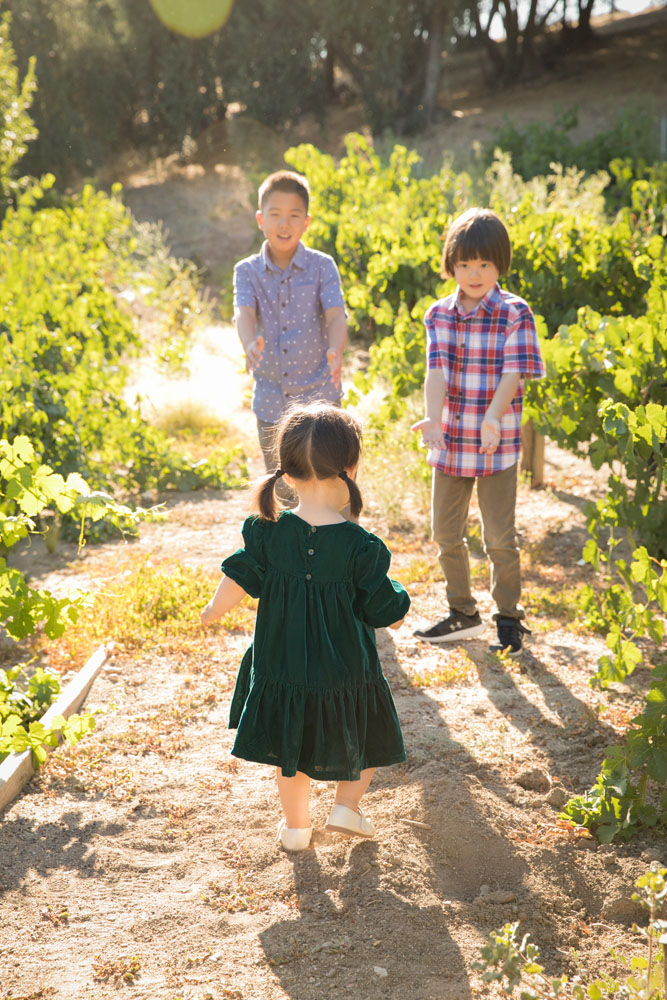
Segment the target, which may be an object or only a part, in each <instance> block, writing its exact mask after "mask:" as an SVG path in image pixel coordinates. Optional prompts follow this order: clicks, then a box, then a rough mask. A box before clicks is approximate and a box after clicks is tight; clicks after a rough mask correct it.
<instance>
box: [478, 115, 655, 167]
mask: <svg viewBox="0 0 667 1000" xmlns="http://www.w3.org/2000/svg"><path fill="white" fill-rule="evenodd" d="M578 124H579V114H578V109H577V108H576V107H570V108H567V109H565V110H563V109H556V111H555V114H554V121H553V124H551V125H548V124H545V123H544V122H541V121H539V122H530V123H529V124H527V125H525V126H523V127H519V126H517V125H515V124H513V122H512V121H511V120H510V119H509V118H508V116H507V115H505V116H504V120H503V124H502V126H501V127H500V128H498V129H496V130H495V133H494V137H493V140H492V142H490V143H489V144H488V145H487V146H486V147H485V150H484V157H485V158H486V161H487V162H489V163H490V162H491V160H492V159H493V153H494V150H495V149H498V148H500V149H502V150H503V151H504V152H507V153H510V155H511V157H512V165H513V167H514V169H515V170H516V172H517V173H518V174H520V175H521V177H523V178H524V179H525V180H528V179H529V178H531V177H535V176H536V175H538V174H542V175H544V174H548V173H549V171H550V169H551V165H552V164H553V163H560V164H562V165H563V166H564V167H569V166H575V165H576V166H577V167H579V168H580V169H581V170H585V171H586V172H587V173H591V174H592V173H595V172H596V171H598V170H607V169H608V168H609V164H610V163H611V161H612V160H614V159H617V158H619V157H620V158H625V157H631V158H632V160H633V162H635V163H636V162H637V161H639V162H640V163H641V162H643V163H654V162H656V161H657V159H658V134H659V129H658V120H657V116H656V113H655V112H654V111H652V110H651V109H650V107H647V106H646V104H644V103H642V104H641V105H637V106H635V105H629V106H628V107H625V108H621V109H620V110H619V112H618V115H617V118H616V121H615V122H614V124H613V125H612V126H611V128H609V129H606V130H603V131H601V132H597V133H596V134H595V135H594V136H593V137H592V138H590V139H586V140H585V141H583V142H580V143H576V142H574V141H573V139H572V138H571V132H572V131H573V130H574V129H575V128H576V127H577V125H578Z"/></svg>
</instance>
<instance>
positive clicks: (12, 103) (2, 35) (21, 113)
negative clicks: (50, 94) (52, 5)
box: [0, 13, 37, 200]
mask: <svg viewBox="0 0 667 1000" xmlns="http://www.w3.org/2000/svg"><path fill="white" fill-rule="evenodd" d="M10 26H11V15H10V14H6V13H5V14H3V15H2V17H0V122H2V127H1V131H0V199H3V200H4V199H6V198H7V197H8V196H9V195H10V194H11V192H12V190H13V188H14V187H15V184H16V177H15V175H16V167H17V164H18V163H19V161H20V160H21V159H22V157H23V156H24V155H25V152H26V149H27V148H28V143H29V142H30V141H31V140H33V139H35V138H36V136H37V132H36V130H35V127H34V122H33V120H32V118H31V117H30V114H29V111H30V107H31V105H32V101H33V94H34V92H35V89H36V83H35V63H34V59H31V60H29V61H28V64H27V67H26V72H25V76H24V78H23V81H22V82H21V83H20V84H19V73H18V69H17V66H16V57H15V55H14V49H13V47H12V44H11V41H10V39H9V29H10Z"/></svg>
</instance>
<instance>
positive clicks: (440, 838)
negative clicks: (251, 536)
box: [0, 331, 667, 1000]
mask: <svg viewBox="0 0 667 1000" xmlns="http://www.w3.org/2000/svg"><path fill="white" fill-rule="evenodd" d="M210 336H213V338H214V345H216V347H217V349H219V350H220V353H219V354H217V355H216V354H214V355H212V356H213V357H215V358H217V362H216V364H218V366H219V367H220V371H221V373H222V372H226V373H227V374H228V375H229V376H230V377H232V376H233V378H234V379H235V380H237V381H236V382H235V384H236V385H240V386H241V390H243V386H244V382H243V380H244V378H245V376H242V375H239V372H238V361H239V358H238V355H237V354H236V353H235V351H236V348H235V346H234V341H233V340H227V339H224V338H225V337H226V334H225V333H224V331H209V332H208V333H207V334H206V337H210ZM221 337H222V338H223V339H222V340H221V339H220V338H221ZM222 344H224V348H223V347H222V346H221V345H222ZM205 367H206V366H205ZM238 380H240V381H238ZM208 384H210V385H212V386H213V389H214V391H217V388H216V387H217V386H220V387H222V388H223V389H224V387H225V385H226V382H225V379H224V378H223V377H222V374H221V375H220V378H218V379H216V378H211V379H210V381H209V383H208ZM178 391H183V386H181V388H180V390H178ZM174 392H175V393H176V394H177V390H176V388H174ZM225 398H226V399H229V400H231V399H232V397H230V396H229V395H227V394H226V390H225ZM235 398H236V400H237V402H236V403H234V404H233V408H234V409H236V410H237V411H238V412H237V416H239V419H240V420H241V422H243V421H245V422H246V424H245V426H246V427H247V420H248V411H247V403H244V401H243V391H241V393H240V395H237V396H236V397H235ZM244 407H245V409H244ZM251 462H252V463H254V468H255V469H256V468H257V467H258V458H257V455H256V454H255V455H253V456H252V457H251ZM547 480H548V483H549V488H548V489H547V490H544V491H530V490H529V489H528V488H527V487H526V486H522V487H521V492H520V502H519V523H520V528H521V532H522V536H523V540H524V542H523V545H524V548H523V552H524V569H525V578H526V599H527V603H528V607H529V614H530V625H531V628H532V630H533V635H532V637H531V638H530V643H529V650H528V652H527V653H526V655H525V656H524V658H523V662H522V664H521V665H520V666H518V665H516V664H512V663H510V664H503V663H501V662H500V661H499V660H498V659H497V658H495V657H494V656H492V655H491V654H489V653H488V651H487V642H488V640H489V638H490V636H491V627H489V630H488V634H487V635H485V636H483V637H481V638H480V639H476V640H472V641H470V642H469V643H467V644H466V645H465V646H458V647H457V646H454V647H452V648H448V649H436V648H432V647H428V646H424V645H423V644H421V643H418V642H417V641H415V640H414V639H413V637H412V630H413V629H414V628H415V627H416V626H417V625H419V624H421V623H422V622H424V621H428V620H431V619H432V618H433V616H434V615H435V614H437V613H438V612H439V611H440V609H441V607H442V585H441V584H440V583H439V582H437V580H436V579H435V576H436V574H435V572H434V567H435V551H434V548H433V545H432V544H431V543H430V542H429V541H428V540H427V539H425V538H424V537H423V536H420V535H416V534H413V533H410V532H406V531H402V532H400V533H399V532H397V531H396V530H394V529H393V528H392V527H391V525H388V524H384V525H383V524H379V525H377V524H373V525H369V527H373V528H374V529H378V528H379V530H380V531H381V533H382V534H383V535H384V537H386V539H387V541H388V542H389V544H390V546H391V547H392V550H393V552H394V573H395V574H396V575H397V576H398V577H399V578H401V579H403V580H404V581H405V582H406V585H407V586H408V589H409V590H410V592H411V595H412V597H413V608H412V611H411V614H410V617H409V620H408V622H407V623H406V624H405V625H404V626H403V627H402V628H401V629H400V630H399V631H398V632H396V633H390V632H387V631H384V630H382V631H380V632H379V634H378V640H379V647H380V651H381V655H382V658H383V663H384V666H385V670H386V673H387V675H388V677H389V680H390V683H391V685H392V688H393V690H394V693H395V697H396V703H397V707H398V711H399V715H400V718H401V721H402V724H403V727H404V732H405V739H406V746H407V750H408V762H407V764H406V765H403V766H400V767H394V768H388V769H385V770H384V771H381V772H380V773H379V774H378V776H377V778H376V780H375V781H374V782H373V785H372V786H371V791H370V792H369V794H368V798H367V801H366V806H367V810H368V813H369V815H371V816H372V818H373V821H374V823H375V824H376V827H377V829H378V839H377V841H373V842H370V843H354V842H348V841H346V840H345V839H343V838H340V837H338V836H336V835H326V834H325V833H324V832H323V831H322V830H321V829H319V830H318V831H317V832H316V834H315V837H314V843H313V848H312V850H309V851H307V852H305V853H304V854H302V855H294V856H289V855H287V854H285V853H284V852H283V851H282V850H280V849H279V848H278V846H277V844H276V842H275V828H276V824H277V821H278V818H279V808H278V803H277V797H276V794H275V789H274V779H273V774H272V771H271V769H270V768H268V767H263V766H258V765H253V764H248V763H244V762H242V761H239V762H237V761H235V760H234V759H233V758H231V757H230V755H229V748H230V746H231V742H232V734H231V733H230V732H229V731H228V730H227V729H226V719H227V713H228V708H229V700H230V696H231V691H232V685H233V681H234V676H235V671H236V668H237V666H238V662H239V659H240V656H241V654H242V652H243V650H244V649H245V647H246V645H247V643H248V641H249V638H250V633H251V629H252V616H251V615H248V614H246V615H245V617H243V616H242V617H241V619H240V620H239V622H238V626H237V627H236V628H235V629H233V630H232V631H229V632H226V633H223V632H219V633H218V634H217V635H214V634H211V633H207V634H206V635H204V634H203V633H200V630H199V628H198V625H197V623H196V622H195V621H193V623H192V637H193V641H192V642H191V643H190V645H189V647H188V650H187V653H186V655H184V654H183V651H182V649H180V650H179V649H176V648H174V647H172V646H171V645H170V644H169V642H164V643H160V642H157V641H154V642H152V643H151V644H150V645H149V646H148V647H147V648H145V649H144V650H143V651H141V652H139V653H136V652H135V653H130V652H126V653H122V654H118V655H116V656H115V657H114V658H113V659H112V660H111V661H110V663H109V664H108V666H107V667H106V668H105V670H104V673H103V674H102V676H101V677H100V678H99V680H98V681H97V682H96V684H95V687H94V690H93V693H92V696H91V703H94V704H96V705H102V706H107V709H106V711H105V714H103V715H102V716H101V717H100V718H99V723H98V728H97V730H96V733H95V734H94V735H93V736H92V737H91V738H89V740H88V741H86V742H85V743H84V744H81V745H80V746H79V748H78V749H77V750H76V751H67V750H65V751H62V750H61V751H58V752H57V753H56V754H55V755H54V757H53V758H52V760H51V762H50V763H49V765H48V767H47V768H46V769H45V771H44V773H43V775H42V776H41V778H40V779H37V780H34V781H33V782H32V783H31V784H30V785H29V786H28V787H27V789H26V791H25V793H24V794H23V795H22V796H21V797H20V798H19V799H18V800H17V801H16V802H15V803H14V804H13V805H12V806H11V808H10V809H9V810H8V811H7V812H6V813H5V815H4V816H3V818H2V826H1V827H0V855H1V857H2V875H1V876H0V882H1V884H2V890H3V897H2V904H1V905H2V909H1V911H0V912H1V913H2V917H3V920H4V925H5V927H8V928H11V933H10V934H9V935H5V940H4V942H3V943H2V944H1V945H0V983H1V984H2V986H1V990H2V991H3V992H0V997H3V1000H4V998H7V1000H8V998H10V997H11V998H12V1000H19V998H24V1000H26V998H28V997H30V998H40V1000H41V998H42V997H44V998H46V997H49V998H51V997H52V998H55V1000H84V998H85V1000H88V998H91V997H93V998H95V1000H98V998H99V1000H106V998H111V997H117V996H118V995H121V994H122V993H124V992H125V991H130V992H131V994H132V995H133V996H135V997H137V998H139V997H141V998H146V1000H177V998H184V1000H185V998H187V1000H201V998H213V1000H218V998H221V997H238V998H243V1000H284V998H292V1000H325V998H328V997H331V996H341V997H346V996H351V995H356V996H361V997H364V998H367V1000H376V998H377V1000H381V998H382V1000H384V998H402V997H405V996H411V997H414V998H415V1000H466V998H469V997H475V996H481V995H485V996H492V995H493V994H492V993H483V992H481V991H480V987H479V983H478V981H477V979H476V976H475V973H474V972H472V970H471V964H472V962H473V961H475V960H476V959H477V958H478V950H479V948H480V946H481V945H482V943H483V942H484V941H485V939H486V937H487V935H488V933H489V931H490V930H492V929H493V928H496V927H499V926H501V925H502V924H503V923H505V922H507V921H509V920H516V919H520V920H521V922H522V926H523V927H524V928H525V929H526V930H530V932H531V934H532V936H533V937H534V939H535V940H536V941H537V942H538V943H539V944H540V946H541V948H542V955H543V959H544V961H545V963H546V964H547V966H548V968H549V969H550V970H552V971H554V972H557V971H562V970H569V971H570V972H574V971H575V964H576V963H575V959H574V958H573V957H572V953H571V948H573V947H574V948H575V949H576V952H577V959H576V961H577V962H579V963H580V964H581V966H582V967H583V968H584V969H587V970H589V971H590V972H593V973H600V972H601V971H603V970H604V969H606V970H607V971H609V970H610V960H609V959H608V958H607V955H608V949H609V947H610V946H614V947H616V948H618V949H620V950H621V951H623V952H626V953H627V951H628V948H630V950H632V949H633V948H635V947H636V945H635V944H634V942H632V941H630V943H629V944H628V924H629V922H630V921H631V920H632V919H633V918H635V917H636V916H637V913H636V910H635V907H634V904H632V902H631V900H630V895H631V892H632V884H633V881H634V879H635V878H636V877H637V876H638V875H639V874H640V873H641V872H642V871H643V870H645V868H646V864H647V861H648V860H649V859H650V858H651V857H653V856H660V854H661V850H662V848H660V847H658V846H657V845H656V843H655V842H653V841H651V840H650V838H649V839H644V840H638V841H634V842H632V843H631V844H629V845H620V846H616V845H614V846H613V847H600V846H598V845H597V844H596V843H595V842H593V841H591V840H589V839H585V838H575V837H572V836H571V835H568V834H567V832H566V831H564V830H563V829H561V828H559V826H558V808H557V807H558V806H559V805H560V804H561V803H562V801H563V798H564V796H565V795H566V793H570V792H573V791H578V790H583V789H585V788H586V787H588V786H589V785H590V783H591V781H592V780H593V778H594V777H595V774H596V772H597V769H598V765H599V762H600V760H601V756H602V751H603V748H604V746H605V745H607V744H608V743H609V742H613V741H614V739H616V737H617V731H618V730H619V729H621V728H622V727H623V725H624V724H625V723H626V722H627V720H628V718H629V717H630V716H631V714H632V709H633V705H634V704H635V696H634V694H633V685H629V686H628V687H627V688H624V689H622V690H620V691H619V692H616V693H610V694H608V695H605V696H603V697H601V698H600V697H598V696H597V695H593V693H592V692H591V691H590V689H589V687H588V683H587V681H588V677H589V676H590V673H591V671H592V668H593V665H594V663H595V660H596V658H597V656H598V655H599V654H600V652H601V649H602V646H603V642H602V639H601V637H599V636H593V635H590V634H588V633H586V632H585V631H582V630H581V629H577V628H574V627H573V625H572V622H571V618H572V616H571V608H570V607H569V606H568V600H571V595H572V593H573V588H574V587H576V585H577V583H579V582H581V581H582V580H584V579H586V577H587V574H588V573H589V572H590V571H589V570H588V569H587V568H584V567H581V566H579V565H578V559H579V554H580V550H581V544H582V541H583V538H584V520H583V515H582V506H583V503H584V502H585V500H586V499H587V498H589V497H591V496H595V495H596V494H597V493H598V492H599V490H600V486H601V480H600V477H599V476H596V475H594V474H593V473H592V472H591V471H590V470H589V469H588V468H587V466H586V465H585V464H584V463H582V462H579V461H577V460H575V459H573V458H572V457H571V456H567V455H565V454H563V453H561V452H559V451H558V450H557V449H555V448H554V447H553V446H551V445H549V446H548V448H547ZM245 505H246V498H245V496H244V495H243V494H239V493H236V494H234V493H232V494H220V493H217V492H208V493H203V494H191V495H187V496H183V497H174V498H171V499H170V500H169V503H168V506H169V509H170V517H169V520H168V521H167V522H166V523H163V524H152V525H147V526H145V527H144V528H143V529H142V532H141V537H140V539H139V541H138V542H136V543H134V544H133V545H131V546H125V547H123V546H122V545H121V546H118V545H114V546H106V547H105V548H104V549H103V550H102V554H101V555H100V553H99V552H98V553H95V552H91V554H90V556H89V557H88V558H87V559H84V560H83V563H82V564H81V562H75V563H73V564H70V565H69V566H68V565H67V564H66V556H67V554H68V553H66V552H65V553H61V554H60V555H59V556H57V557H55V558H54V557H51V560H52V563H51V566H52V569H51V576H49V575H48V574H47V576H46V577H45V578H44V579H45V581H46V582H48V583H54V582H55V583H56V584H58V585H60V586H64V585H66V584H67V583H68V582H72V581H73V580H77V579H79V580H80V579H81V578H82V573H83V574H84V578H85V574H87V573H88V572H89V569H88V568H87V567H88V566H89V563H90V560H91V559H92V560H93V565H94V566H95V567H97V569H96V574H95V575H99V574H100V572H101V569H100V567H104V566H105V565H106V566H107V570H105V572H108V573H111V574H115V577H114V576H113V575H112V576H111V577H110V579H112V580H113V579H116V580H117V579H118V578H119V577H120V578H121V579H122V574H123V573H126V572H128V570H127V569H126V568H125V566H126V563H125V559H126V558H127V557H132V558H136V555H137V553H146V554H148V555H149V556H150V558H151V559H152V560H155V561H159V560H160V559H163V558H174V557H177V558H178V559H180V560H181V561H182V562H184V563H186V564H189V565H191V566H199V565H201V566H202V567H203V570H204V571H211V572H216V571H217V567H218V566H219V561H220V557H221V556H222V555H224V554H226V553H228V552H229V551H231V550H232V549H233V548H234V547H235V546H236V544H237V539H238V528H239V525H240V522H241V519H242V517H243V514H244V512H245ZM35 555H36V553H34V552H33V559H34V557H35ZM44 558H45V559H46V557H44ZM54 562H55V563H56V564H57V565H55V566H54ZM44 565H45V566H46V564H44ZM127 565H128V566H130V565H132V563H128V564H127ZM475 581H476V587H477V589H478V590H479V592H480V594H481V609H482V611H483V613H484V615H485V617H486V618H487V620H488V618H489V615H490V612H491V604H490V597H489V595H488V592H487V591H486V589H485V588H486V586H488V584H487V582H486V576H485V569H484V562H483V560H476V562H475ZM635 683H636V681H635ZM330 800H331V789H330V787H328V786H326V785H315V787H314V810H313V819H314V822H315V824H316V825H317V826H318V827H321V825H322V824H323V822H324V820H325V817H326V813H327V810H328V807H329V805H330ZM663 853H664V852H663ZM662 860H663V861H664V860H667V859H665V858H664V857H663V858H662ZM63 912H66V913H67V917H66V918H65V917H64V916H63V917H61V916H60V915H61V914H63ZM123 974H126V975H127V976H132V977H133V978H132V980H131V982H130V981H129V980H128V981H125V980H124V979H123Z"/></svg>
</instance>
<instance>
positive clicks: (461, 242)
mask: <svg viewBox="0 0 667 1000" xmlns="http://www.w3.org/2000/svg"><path fill="white" fill-rule="evenodd" d="M475 257H479V258H480V259H481V260H490V261H491V262H492V263H493V264H495V266H496V267H497V268H498V274H507V272H508V271H509V269H510V264H511V262H512V245H511V243H510V237H509V233H508V232H507V228H506V227H505V223H504V222H503V221H502V219H501V218H500V217H499V216H498V215H496V213H495V212H492V211H491V209H490V208H469V209H468V211H467V212H464V213H463V215H459V217H458V218H457V219H454V221H453V222H452V224H451V226H450V227H449V231H448V233H447V239H446V240H445V247H444V250H443V251H442V270H441V272H440V274H441V276H442V277H443V278H453V277H454V265H455V264H458V263H459V261H462V260H473V259H474V258H475Z"/></svg>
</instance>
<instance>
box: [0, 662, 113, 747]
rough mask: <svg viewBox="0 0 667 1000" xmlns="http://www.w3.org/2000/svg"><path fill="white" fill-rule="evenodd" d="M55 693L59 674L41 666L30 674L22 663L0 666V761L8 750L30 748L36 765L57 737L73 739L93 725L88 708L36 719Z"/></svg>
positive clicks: (59, 738) (93, 720) (57, 740)
mask: <svg viewBox="0 0 667 1000" xmlns="http://www.w3.org/2000/svg"><path fill="white" fill-rule="evenodd" d="M21 681H22V683H20V682H21ZM26 682H27V684H26ZM59 693H60V679H59V677H58V676H57V675H56V674H51V673H48V672H47V671H45V670H42V668H41V667H38V668H37V669H36V670H35V671H34V673H33V674H31V675H30V674H28V673H27V671H25V669H24V667H23V666H22V665H19V666H16V667H13V668H12V669H11V670H7V671H5V670H0V761H1V760H4V759H5V758H6V757H7V756H8V755H9V754H10V753H23V751H24V750H32V756H33V763H34V764H35V767H38V766H39V765H40V764H43V763H44V761H45V760H46V747H55V746H57V745H58V743H59V742H60V740H61V739H64V740H66V741H68V742H69V743H77V742H78V741H79V740H80V739H82V738H83V737H84V736H85V735H86V734H87V733H89V732H91V731H92V730H93V729H94V728H95V718H94V716H93V715H92V714H91V713H90V712H86V713H84V714H83V715H72V716H70V718H69V719H65V718H64V717H63V716H62V715H57V716H55V717H54V718H53V719H52V720H51V722H50V724H49V725H46V726H45V725H44V724H43V723H42V722H40V721H39V720H40V719H41V717H42V716H43V715H44V713H45V712H46V710H47V709H48V708H49V706H50V705H51V704H52V702H53V701H54V699H55V697H56V696H57V695H58V694H59Z"/></svg>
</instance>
